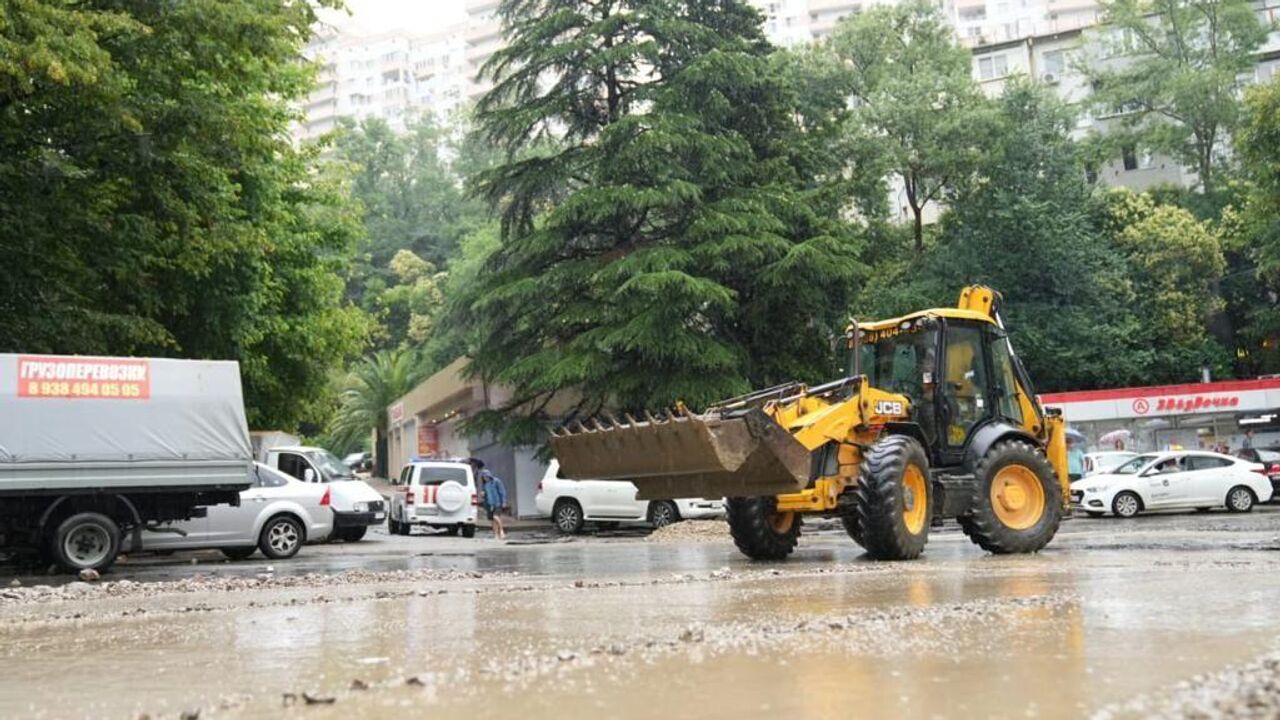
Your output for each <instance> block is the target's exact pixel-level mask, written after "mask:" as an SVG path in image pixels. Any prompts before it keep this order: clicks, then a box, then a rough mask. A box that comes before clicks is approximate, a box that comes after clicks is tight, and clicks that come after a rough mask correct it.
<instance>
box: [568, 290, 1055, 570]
mask: <svg viewBox="0 0 1280 720" xmlns="http://www.w3.org/2000/svg"><path fill="white" fill-rule="evenodd" d="M999 303H1000V297H999V295H998V294H997V293H995V292H994V291H992V290H991V289H990V288H986V287H969V288H965V290H964V291H963V292H962V293H961V294H960V302H959V303H958V305H957V307H955V308H937V309H933V310H925V311H922V312H917V313H913V314H911V315H907V316H904V317H900V318H894V319H892V320H883V321H879V322H873V323H865V324H861V325H859V324H857V323H854V324H852V325H850V327H849V330H848V334H847V346H848V349H849V371H848V376H847V377H844V378H842V379H839V380H836V381H834V382H830V383H827V384H825V385H820V386H817V387H806V386H804V385H802V384H799V383H788V384H784V385H779V386H777V387H772V388H768V389H765V390H760V391H757V392H754V393H751V394H748V395H744V396H742V397H737V398H732V399H730V400H726V401H724V402H721V403H718V404H717V405H715V406H713V407H710V408H708V409H707V410H706V411H705V412H703V413H700V414H698V413H692V412H688V411H686V410H685V409H684V408H681V407H678V408H677V409H675V410H673V411H670V412H667V413H663V414H662V415H660V416H654V415H652V414H649V413H646V414H645V417H644V418H643V419H641V420H637V419H635V418H633V417H631V416H629V415H628V416H627V417H626V422H621V421H619V420H617V419H616V418H609V419H608V420H607V421H602V420H599V419H596V420H589V421H587V422H581V421H579V422H575V423H573V427H564V428H560V429H559V430H557V431H556V432H555V433H554V434H553V437H552V438H551V445H552V450H553V452H554V453H555V455H556V457H557V458H558V459H559V461H560V471H561V474H562V475H563V476H564V477H567V478H573V479H603V480H618V481H627V482H632V483H634V484H635V485H636V487H637V488H638V490H639V492H638V496H639V498H640V499H642V500H643V499H647V500H660V499H672V498H688V497H725V498H726V509H727V515H728V521H729V527H730V530H731V532H732V535H733V540H734V543H735V544H737V546H738V549H739V550H741V551H742V552H743V553H744V554H745V555H747V556H748V557H751V558H755V559H761V560H777V559H782V558H785V557H786V556H787V555H789V554H790V553H791V551H792V550H793V549H794V548H795V545H796V542H797V540H798V539H799V537H800V526H801V524H802V523H801V519H802V518H803V517H804V516H805V515H821V516H825V517H838V518H840V520H841V521H842V522H843V524H844V527H845V529H846V530H847V531H848V533H849V536H850V537H852V538H853V539H854V540H855V541H856V542H858V543H859V544H860V545H862V547H864V548H865V549H866V551H867V553H868V554H870V555H871V556H872V557H874V558H878V559H885V560H904V559H910V558H915V557H917V556H919V555H920V553H921V552H922V551H923V550H924V546H925V542H926V541H927V540H928V537H929V528H930V527H931V526H932V525H934V524H935V523H940V522H941V521H942V519H944V518H955V519H956V520H958V521H959V523H960V526H961V527H962V528H963V530H964V532H965V534H967V535H968V536H969V538H970V539H971V540H973V542H975V543H977V544H978V545H979V546H981V547H982V548H984V549H986V550H988V551H990V552H993V553H1024V552H1035V551H1037V550H1039V549H1041V548H1043V547H1044V546H1045V545H1046V544H1048V542H1049V541H1050V540H1051V539H1053V536H1054V534H1055V533H1056V532H1057V530H1058V523H1059V522H1060V520H1061V518H1062V513H1063V511H1064V509H1065V508H1066V504H1067V501H1068V500H1067V499H1068V496H1069V493H1068V491H1067V468H1066V441H1065V438H1064V434H1063V433H1064V430H1065V426H1064V423H1063V420H1062V418H1061V417H1060V416H1058V415H1056V414H1052V413H1049V412H1046V411H1045V409H1044V408H1042V407H1041V406H1040V404H1039V401H1038V400H1037V398H1036V396H1035V393H1034V391H1033V389H1032V386H1031V382H1030V379H1029V378H1028V377H1027V373H1026V371H1025V369H1024V368H1023V366H1022V364H1021V363H1020V362H1019V361H1018V358H1017V356H1016V355H1015V354H1014V352H1013V347H1012V345H1011V344H1010V343H1009V339H1008V337H1007V335H1006V334H1005V331H1004V323H1003V322H1002V321H1001V319H1000V312H999Z"/></svg>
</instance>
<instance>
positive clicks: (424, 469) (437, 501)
mask: <svg viewBox="0 0 1280 720" xmlns="http://www.w3.org/2000/svg"><path fill="white" fill-rule="evenodd" d="M479 504H480V498H479V496H478V495H477V494H476V478H475V474H474V472H473V471H472V468H471V464H470V463H465V462H454V461H445V460H415V461H413V462H411V463H409V464H408V465H405V466H404V469H403V470H401V471H400V477H398V478H392V480H391V509H390V510H389V511H388V513H387V527H388V529H389V530H390V531H391V534H392V535H408V534H409V533H411V532H412V531H413V528H414V526H426V527H431V528H444V529H445V530H447V531H448V532H449V534H450V535H457V534H458V533H462V536H463V537H475V536H476V510H477V507H478V505H479Z"/></svg>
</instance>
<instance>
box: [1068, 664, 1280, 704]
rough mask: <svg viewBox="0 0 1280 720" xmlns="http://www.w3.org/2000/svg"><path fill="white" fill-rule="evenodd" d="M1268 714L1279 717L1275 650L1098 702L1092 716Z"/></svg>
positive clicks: (1279, 677)
mask: <svg viewBox="0 0 1280 720" xmlns="http://www.w3.org/2000/svg"><path fill="white" fill-rule="evenodd" d="M1152 717H1162V718H1174V717H1177V718H1190V719H1193V720H1272V719H1274V718H1278V717H1280V651H1275V652H1271V653H1268V654H1266V655H1263V656H1262V657H1260V658H1258V659H1256V660H1254V661H1253V662H1250V663H1247V664H1244V665H1237V666H1232V667H1229V668H1226V669H1225V670H1220V671H1218V672H1215V673H1206V674H1204V675H1197V676H1196V677H1193V678H1191V679H1190V680H1186V681H1183V682H1180V683H1178V684H1177V685H1174V686H1173V687H1172V688H1168V689H1165V690H1162V691H1160V692H1154V693H1147V694H1144V695H1142V696H1140V697H1137V698H1135V699H1133V700H1130V701H1128V702H1125V703H1121V704H1117V705H1112V706H1108V707H1105V708H1102V709H1101V710H1098V711H1097V712H1095V713H1094V714H1093V716H1092V720H1128V719H1129V718H1152Z"/></svg>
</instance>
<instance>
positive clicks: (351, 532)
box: [265, 445, 387, 542]
mask: <svg viewBox="0 0 1280 720" xmlns="http://www.w3.org/2000/svg"><path fill="white" fill-rule="evenodd" d="M265 464H266V465H267V467H270V468H274V469H276V470H279V471H280V472H282V473H284V474H285V475H291V476H293V477H295V478H297V479H299V480H301V481H303V482H309V483H327V484H328V486H329V488H330V489H331V490H332V491H333V494H332V497H331V501H330V504H331V507H332V508H333V535H332V536H331V537H332V538H334V539H337V540H345V541H347V542H358V541H359V540H361V539H363V538H364V535H365V533H366V532H368V530H369V527H370V526H371V525H381V524H382V522H383V521H384V520H386V519H387V508H386V501H385V500H384V499H383V497H382V495H381V494H380V493H379V492H378V491H377V490H374V489H373V488H372V487H369V484H368V483H366V482H365V481H363V480H357V479H356V476H355V474H354V473H352V471H351V468H349V467H347V466H346V465H345V464H343V462H342V461H341V460H339V459H338V458H337V457H335V456H334V454H333V453H331V452H329V451H328V450H325V449H324V448H318V447H307V446H305V445H294V446H286V447H273V448H271V449H269V450H267V457H266V460H265Z"/></svg>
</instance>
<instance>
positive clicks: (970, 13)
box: [960, 5, 987, 22]
mask: <svg viewBox="0 0 1280 720" xmlns="http://www.w3.org/2000/svg"><path fill="white" fill-rule="evenodd" d="M986 19H987V8H986V6H985V5H984V6H982V7H974V8H965V9H964V10H961V11H960V22H978V21H979V20H986Z"/></svg>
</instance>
